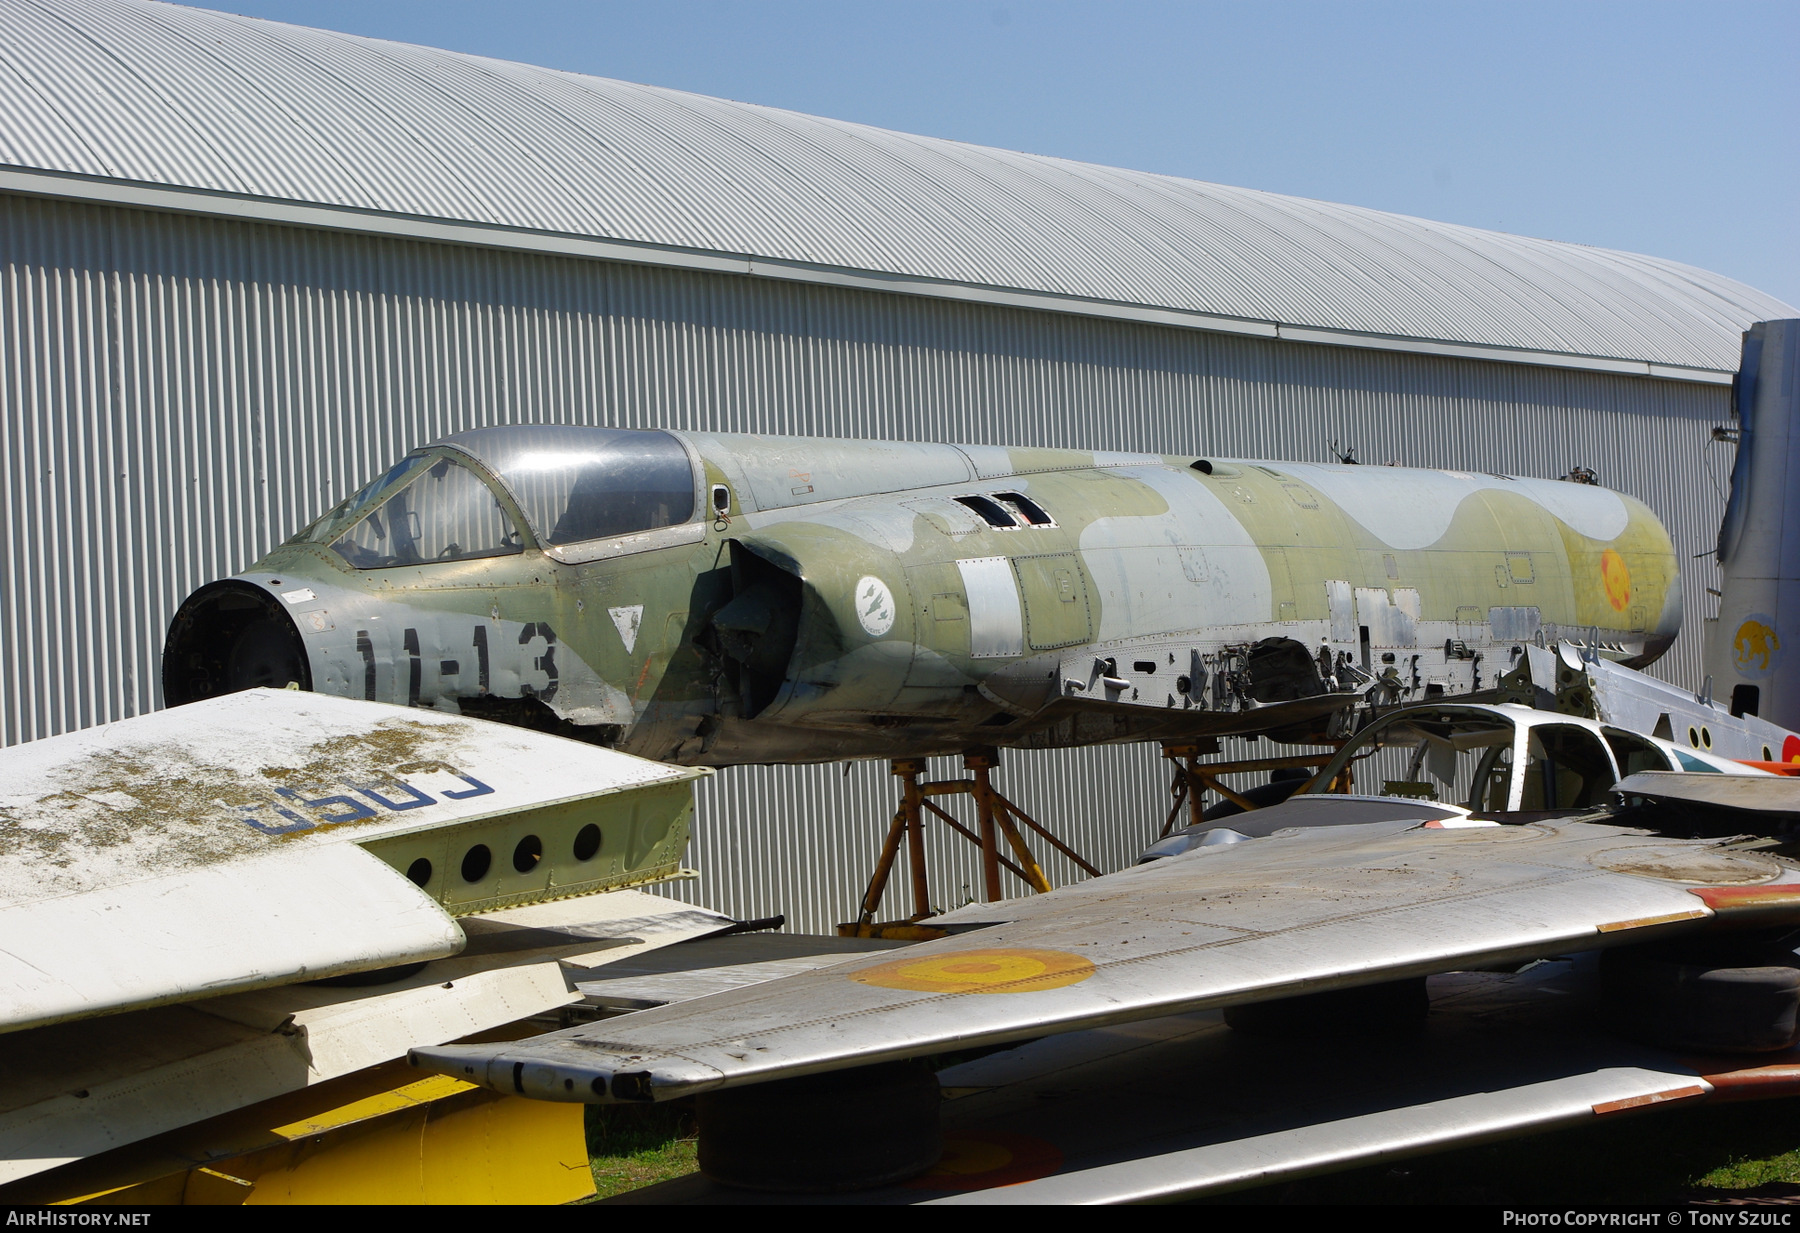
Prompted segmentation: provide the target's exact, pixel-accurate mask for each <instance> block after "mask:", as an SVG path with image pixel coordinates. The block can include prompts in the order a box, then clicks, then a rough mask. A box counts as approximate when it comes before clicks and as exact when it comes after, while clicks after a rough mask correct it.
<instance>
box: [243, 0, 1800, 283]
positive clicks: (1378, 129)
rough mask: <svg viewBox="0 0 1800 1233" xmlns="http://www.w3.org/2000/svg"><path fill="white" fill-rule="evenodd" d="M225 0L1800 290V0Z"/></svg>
mask: <svg viewBox="0 0 1800 1233" xmlns="http://www.w3.org/2000/svg"><path fill="white" fill-rule="evenodd" d="M212 7H218V8H222V9H226V10H228V11H231V12H237V13H244V14H248V15H251V16H257V17H268V18H272V19H275V20H278V21H290V22H296V23H299V24H302V25H311V26H321V27H325V28H327V29H333V30H344V31H348V32H350V33H354V34H364V35H370V36H374V37H378V38H391V39H398V40H402V41H405V42H412V43H425V44H429V45H431V46H436V47H448V48H452V49H455V50H457V51H467V52H474V53H477V54H480V55H487V56H496V57H499V58H502V59H508V60H523V61H527V62H530V63H533V64H542V65H548V66H550V67H553V68H561V69H569V70H573V71H576V72H582V73H592V74H595V75H597V76H603V77H618V78H623V79H625V80H627V81H637V82H645V83H648V84H651V85H659V86H670V87H674V88H677V89H683V90H693V91H697V92H699V93H702V94H713V95H719V96H722V97H725V98H733V99H741V100H745V101H748V102H755V103H764V104H768V105H770V106H775V107H786V108H791V109H793V110H796V111H805V112H811V113H813V114H816V115H825V116H833V117H837V118H840V119H846V120H855V121H859V122H862V123H865V124H875V125H880V126H881V127H884V128H894V129H901V130H904V131H907V132H915V133H928V134H931V135H933V136H937V137H949V138H953V139H956V140H959V141H970V142H976V143H979V144H981V145H992V146H1002V147H1006V148H1009V149H1015V150H1027V151H1031V152H1033V153H1037V154H1051V155H1058V156H1061V157H1065V158H1075V159H1083V160H1086V161H1089V162H1096V163H1107V164H1112V165H1114V166H1121V167H1132V168H1137V169H1141V170H1146V171H1158V172H1165V173H1168V174H1172V175H1180V176H1191V177H1193V178H1195V179H1201V180H1212V181H1217V182H1219V183H1224V184H1236V185H1243V186H1246V187H1250V188H1259V189H1268V190H1271V191H1274V192H1282V193H1293V194H1296V195H1299V196H1304V197H1318V198H1323V199H1325V200H1329V201H1341V202H1350V203H1353V204H1356V205H1364V206H1373V207H1375V208H1377V209H1383V210H1394V211H1397V212H1400V213H1404V214H1416V215H1421V216H1423V217H1426V218H1436V219H1445V220H1448V221H1451V222H1458V223H1467V224H1470V225H1473V226H1478V227H1492V228H1496V229H1498V230H1503V231H1512V232H1519V233H1522V234H1526V235H1536V236H1546V237H1549V238H1552V239H1558V240H1571V241H1575V242H1577V243H1582V244H1594V245H1600V246H1603V247H1607V248H1622V249H1628V250H1631V251H1635V252H1644V253H1652V254H1655V255H1657V256H1660V257H1669V258H1673V259H1674V260H1677V261H1685V262H1688V263H1690V264H1693V265H1698V266H1702V267H1705V268H1707V269H1712V270H1717V271H1719V272H1720V273H1723V274H1728V275H1730V276H1732V277H1734V278H1738V279H1741V280H1743V281H1744V282H1747V283H1750V284H1751V285H1753V286H1756V287H1759V288H1761V289H1762V290H1764V291H1767V292H1770V293H1771V294H1774V295H1777V296H1780V297H1781V298H1783V299H1785V300H1787V301H1788V302H1789V303H1791V304H1796V305H1800V238H1797V236H1796V231H1797V228H1796V221H1797V220H1796V217H1795V216H1796V206H1797V205H1800V3H1795V2H1794V0H1779V2H1774V3H1764V2H1760V0H1758V2H1753V3H1723V2H1715V3H1648V2H1638V3H1629V4H1624V3H1556V4H1550V3H1535V2H1519V3H1473V2H1472V3H1460V4H1450V3H1440V4H1420V3H1329V4H1327V3H1307V2H1288V3H1282V4H1251V3H1232V4H1212V3H1185V4H1170V3H1110V4H1098V3H1077V2H1072V0H1071V2H1064V0H1054V2H1052V0H1043V2H1038V3H1023V2H1020V0H984V2H981V3H936V2H931V0H914V2H912V3H905V4H898V3H885V4H871V3H855V2H852V0H837V2H836V3H810V2H806V3H803V2H797V0H783V2H779V3H777V2H773V0H770V2H767V3H754V2H748V0H746V2H741V3H721V2H718V0H664V2H662V3H654V2H647V0H638V2H636V3H613V2H611V0H589V2H587V3H568V2H559V0H510V2H509V3H506V4H504V5H501V4H477V3H460V2H456V0H438V2H436V3H414V2H411V0H405V2H399V0H396V2H385V3H384V2H369V0H365V2H363V3H348V2H344V0H235V2H233V3H230V4H219V5H215V6H212Z"/></svg>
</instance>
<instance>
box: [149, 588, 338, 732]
mask: <svg viewBox="0 0 1800 1233" xmlns="http://www.w3.org/2000/svg"><path fill="white" fill-rule="evenodd" d="M162 678H163V698H164V699H165V700H166V701H167V702H168V704H169V705H170V706H181V705H183V704H185V703H189V702H198V701H200V700H201V699H202V698H216V697H218V696H219V695H221V694H230V693H236V692H237V691H238V690H240V689H255V688H257V687H258V686H266V687H268V688H271V689H281V688H284V687H285V686H287V685H289V684H290V683H292V684H298V685H299V687H300V688H301V689H311V688H312V670H311V668H310V666H309V665H308V663H307V657H306V644H305V642H304V641H303V640H302V639H301V637H300V631H299V629H298V628H296V627H295V625H294V622H293V619H292V618H291V617H289V616H288V614H287V613H286V612H285V611H283V609H282V606H281V604H280V602H279V601H278V600H277V599H276V598H275V596H273V595H271V594H269V593H268V592H267V591H265V590H263V589H262V588H261V587H259V586H256V585H255V584H253V583H249V582H244V581H242V580H240V579H236V578H227V579H224V580H223V581H220V582H212V583H208V584H207V585H206V586H203V587H201V588H200V589H199V590H198V591H195V592H194V593H193V594H192V595H190V596H188V597H187V599H186V601H184V602H183V603H182V605H181V607H180V609H179V610H177V611H176V613H175V619H174V620H173V621H171V622H170V623H169V636H168V638H167V640H165V641H164V643H163V669H162Z"/></svg>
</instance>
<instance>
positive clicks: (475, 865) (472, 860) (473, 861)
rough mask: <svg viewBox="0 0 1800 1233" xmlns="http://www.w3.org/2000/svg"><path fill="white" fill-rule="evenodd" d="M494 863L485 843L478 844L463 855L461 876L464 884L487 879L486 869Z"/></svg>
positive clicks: (492, 855)
mask: <svg viewBox="0 0 1800 1233" xmlns="http://www.w3.org/2000/svg"><path fill="white" fill-rule="evenodd" d="M493 863H494V854H493V853H492V852H490V851H488V846H487V845H486V844H485V843H478V844H476V845H475V846H474V847H472V848H470V849H469V850H468V851H467V852H465V853H463V862H462V876H463V881H465V882H479V881H481V879H483V878H485V877H487V872H488V869H489V868H491V867H492V865H493Z"/></svg>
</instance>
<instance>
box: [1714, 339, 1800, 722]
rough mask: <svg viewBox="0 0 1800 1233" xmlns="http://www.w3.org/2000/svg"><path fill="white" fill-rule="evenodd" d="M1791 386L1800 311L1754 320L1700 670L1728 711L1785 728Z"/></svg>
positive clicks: (1793, 714)
mask: <svg viewBox="0 0 1800 1233" xmlns="http://www.w3.org/2000/svg"><path fill="white" fill-rule="evenodd" d="M1797 394H1800V320H1783V321H1760V322H1758V323H1757V324H1756V325H1754V326H1752V327H1751V328H1750V330H1749V331H1748V332H1747V333H1746V334H1745V335H1744V352H1743V365H1742V368H1741V369H1740V371H1739V373H1738V379H1737V383H1736V385H1735V387H1734V403H1735V409H1736V412H1737V418H1738V431H1739V437H1738V455H1737V462H1736V465H1735V466H1734V467H1733V469H1732V473H1731V498H1730V502H1729V504H1728V505H1727V506H1726V510H1725V521H1724V524H1723V526H1722V527H1721V528H1720V531H1719V563H1720V565H1721V566H1722V567H1723V569H1724V581H1723V584H1722V588H1721V589H1722V590H1723V592H1724V597H1723V598H1722V599H1721V601H1720V604H1719V619H1718V623H1717V625H1716V626H1715V628H1714V630H1713V636H1712V640H1711V645H1710V646H1708V648H1707V671H1708V672H1710V673H1711V674H1712V678H1713V683H1714V684H1713V690H1714V693H1715V695H1716V696H1718V697H1720V698H1729V699H1730V703H1731V710H1732V711H1733V712H1734V713H1737V714H1753V715H1760V716H1761V717H1762V718H1764V719H1767V720H1770V721H1771V722H1773V723H1777V724H1779V725H1781V726H1782V727H1784V728H1800V500H1796V499H1792V497H1791V495H1790V494H1792V493H1793V492H1794V491H1795V489H1796V486H1800V408H1797V407H1796V396H1797ZM1796 752H1800V751H1796ZM1783 756H1784V758H1785V757H1787V756H1788V754H1787V753H1786V752H1784V755H1783Z"/></svg>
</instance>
